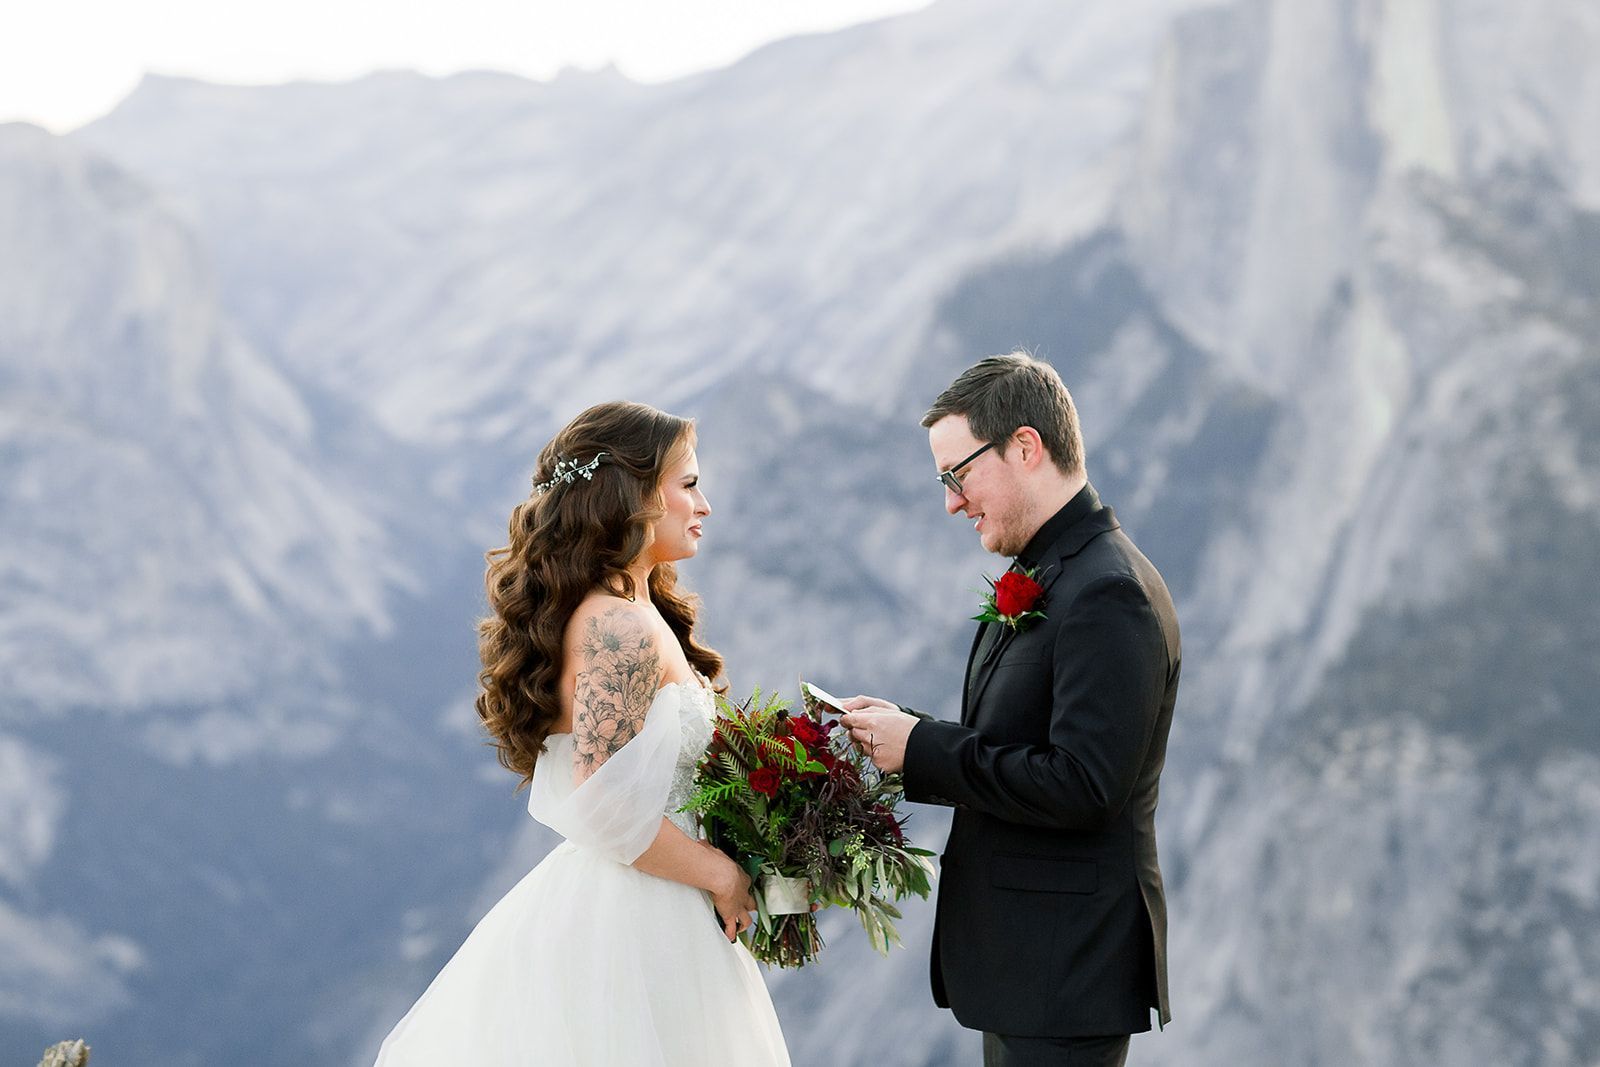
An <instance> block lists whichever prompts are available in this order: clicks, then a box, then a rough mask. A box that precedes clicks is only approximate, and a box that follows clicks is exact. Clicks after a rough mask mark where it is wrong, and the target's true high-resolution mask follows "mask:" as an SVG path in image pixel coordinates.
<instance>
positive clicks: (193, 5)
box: [0, 0, 929, 132]
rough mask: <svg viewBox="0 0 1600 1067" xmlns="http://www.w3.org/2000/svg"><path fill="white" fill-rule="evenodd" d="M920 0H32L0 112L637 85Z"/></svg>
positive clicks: (4, 67) (20, 23) (9, 57)
mask: <svg viewBox="0 0 1600 1067" xmlns="http://www.w3.org/2000/svg"><path fill="white" fill-rule="evenodd" d="M928 2H929V0H520V2H519V0H272V2H271V3H266V2H263V0H31V2H25V3H17V4H9V5H7V7H8V9H9V10H7V12H6V15H5V18H4V19H3V20H0V122H5V121H11V120H14V119H25V120H27V121H29V122H36V123H38V124H39V125H42V126H46V127H48V128H50V129H52V130H55V131H57V132H64V131H66V130H68V129H71V128H73V127H75V126H79V125H82V124H83V123H85V122H87V121H89V120H90V119H94V118H97V117H99V116H100V115H102V114H104V113H105V112H106V111H108V110H110V108H111V107H112V106H113V105H114V104H116V102H117V101H118V100H120V99H121V98H122V97H123V96H125V95H126V94H127V93H128V91H129V90H131V89H132V88H133V87H134V85H135V84H136V83H137V82H138V80H139V78H140V76H141V75H143V74H144V73H145V72H146V71H155V72H157V73H160V74H181V75H188V76H191V77H197V78H205V79H207V80H210V81H223V82H240V83H271V82H281V81H289V80H292V79H296V78H312V79H326V80H339V79H345V78H353V77H357V76H359V75H361V74H365V73H367V72H368V71H372V70H379V69H394V68H406V69H411V70H420V71H422V72H424V73H427V74H436V75H438V74H450V73H454V72H455V71H459V70H473V69H492V70H507V71H512V72H515V73H518V74H524V75H527V76H529V77H534V78H541V79H542V78H548V77H550V76H551V75H553V74H554V73H555V72H556V71H558V70H560V69H561V68H562V67H564V66H579V67H597V66H602V65H604V64H606V63H608V62H609V63H615V64H616V65H617V67H618V68H619V69H621V71H622V72H623V73H624V74H626V75H628V76H629V77H631V78H635V79H638V80H640V81H661V80H665V79H668V78H673V77H676V76H678V75H682V74H688V73H691V72H693V71H697V70H704V69H707V68H710V67H718V66H723V65H725V64H727V63H730V62H732V61H733V60H735V59H738V58H739V57H740V56H742V55H744V54H745V53H747V52H749V51H750V50H751V49H753V48H755V47H757V46H758V45H761V44H764V43H766V42H767V41H771V40H776V39H777V38H780V37H787V36H790V35H792V34H796V33H805V32H810V31H815V30H825V29H833V28H836V27H839V26H844V25H849V24H851V23H856V22H865V21H868V20H870V19H874V18H879V17H882V16H884V15H890V14H896V13H899V12H903V11H910V10H913V9H915V8H921V7H926V6H927V4H928Z"/></svg>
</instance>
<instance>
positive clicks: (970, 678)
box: [961, 622, 989, 724]
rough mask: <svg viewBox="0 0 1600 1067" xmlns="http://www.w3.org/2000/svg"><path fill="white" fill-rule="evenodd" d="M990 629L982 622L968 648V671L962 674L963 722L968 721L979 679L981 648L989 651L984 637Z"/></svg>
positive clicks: (983, 650)
mask: <svg viewBox="0 0 1600 1067" xmlns="http://www.w3.org/2000/svg"><path fill="white" fill-rule="evenodd" d="M988 629H989V624H988V623H986V622H980V623H979V624H978V628H977V630H976V631H974V632H973V634H972V647H971V648H969V649H967V671H966V674H965V675H963V676H962V678H963V683H964V684H963V685H962V686H961V721H962V723H963V724H965V723H966V721H967V715H968V713H969V711H968V709H969V708H970V707H971V706H972V683H973V682H974V681H975V680H976V679H977V676H978V666H979V663H980V662H981V660H980V659H979V656H980V654H981V653H980V650H982V652H987V651H988V649H987V648H984V644H983V638H984V635H985V634H986V633H987V632H988Z"/></svg>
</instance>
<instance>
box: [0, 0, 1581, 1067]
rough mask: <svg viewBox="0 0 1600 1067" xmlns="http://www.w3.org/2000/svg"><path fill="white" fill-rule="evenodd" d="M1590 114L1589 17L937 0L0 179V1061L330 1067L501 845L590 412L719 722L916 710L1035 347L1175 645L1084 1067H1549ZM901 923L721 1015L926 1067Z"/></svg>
mask: <svg viewBox="0 0 1600 1067" xmlns="http://www.w3.org/2000/svg"><path fill="white" fill-rule="evenodd" d="M1596 55H1600V8H1595V7H1594V6H1593V5H1590V4H1587V3H1584V2H1582V0H1529V2H1527V3H1524V4H1520V5H1501V4H1492V3H1485V2H1484V0H1229V2H1210V3H1200V2H1197V0H1121V2H1111V0H1084V2H1080V3H1074V4H1061V3H1057V2H1045V0H940V2H938V3H935V4H934V5H933V6H931V7H929V8H927V9H926V10H923V11H919V12H915V13H913V14H910V15H904V16H900V17H896V18H892V19H888V20H884V21H880V22H876V23H870V24H867V25H863V26H858V27H855V28H851V29H848V30H843V31H839V32H835V33H828V34H819V35H813V36H806V37H799V38H794V39H789V40H785V41H781V42H779V43H777V44H773V45H770V46H768V47H765V48H762V49H760V50H758V51H757V52H755V53H753V54H752V55H750V56H749V57H748V58H746V59H744V60H743V61H741V62H739V63H737V64H735V65H733V66H731V67H728V68H726V69H723V70H718V71H714V72H710V73H706V74H702V75H697V76H693V77H688V78H683V79H680V80H677V81H673V82H668V83H665V84H661V85H651V86H646V85H640V84H635V83H632V82H630V81H628V80H626V79H625V78H623V77H622V76H620V75H618V74H616V73H615V72H598V73H578V72H572V73H568V74H564V75H562V76H561V77H559V78H556V79H555V80H553V81H551V82H548V83H537V82H532V81H527V80H523V79H520V78H517V77H513V76H510V75H501V74H488V73H484V74H464V75H457V76H454V77H448V78H443V79H432V78H426V77H422V76H420V75H413V74H407V73H384V74H375V75H372V76H370V77H367V78H364V79H361V80H359V81H355V82H351V83H347V84H311V83H300V84H290V85H283V86H278V87H271V88H240V87H224V86H218V85H211V84H204V83H200V82H193V81H185V80H178V79H170V78H158V77H151V78H148V79H147V80H146V81H145V82H144V83H143V84H142V85H141V86H140V87H139V89H138V90H137V91H136V92H135V93H134V94H133V95H132V96H131V97H130V98H129V99H127V100H126V101H125V102H124V103H123V104H122V105H121V106H120V107H119V108H117V109H116V110H115V111H114V112H113V113H112V114H110V115H109V116H107V117H106V118H104V119H102V120H100V121H98V122H95V123H93V124H91V125H89V126H88V127H86V128H84V129H82V130H79V131H77V132H74V133H72V134H70V135H67V136H64V137H62V136H54V135H51V134H48V133H46V132H44V131H42V130H40V129H38V128H35V127H32V126H27V125H22V124H12V125H7V126H0V464H3V466H0V469H3V472H4V477H3V478H0V532H3V537H0V638H3V639H0V694H3V695H0V1048H3V1049H5V1050H6V1052H5V1053H4V1055H5V1056H6V1058H7V1061H8V1062H9V1061H10V1060H11V1059H18V1062H22V1060H24V1059H27V1060H28V1062H32V1060H31V1059H28V1057H29V1056H30V1055H33V1054H34V1053H35V1050H40V1049H43V1048H44V1047H45V1046H46V1045H48V1044H50V1043H51V1042H53V1041H55V1040H59V1039H60V1038H62V1037H68V1036H72V1037H76V1036H80V1035H82V1036H86V1037H88V1038H89V1039H90V1042H91V1044H93V1045H94V1046H95V1048H96V1051H97V1053H98V1054H100V1055H104V1056H105V1057H106V1058H107V1060H108V1062H116V1063H127V1064H141V1063H162V1064H172V1065H183V1064H196V1065H198V1064H209V1063H249V1064H252V1065H262V1067H273V1065H290V1064H293V1065H305V1064H330V1065H340V1067H343V1065H358V1064H367V1063H370V1062H371V1057H372V1056H373V1054H374V1053H375V1051H376V1047H377V1043H378V1041H379V1040H381V1038H382V1035H383V1034H384V1033H385V1032H387V1030H388V1028H389V1027H390V1026H391V1025H392V1024H393V1023H394V1021H395V1020H396V1019H398V1017H399V1015H400V1014H401V1013H402V1012H403V1011H404V1010H405V1008H406V1007H407V1006H408V1005H409V1004H410V1002H411V1001H412V1000H413V999H414V998H415V997H416V996H417V995H418V994H419V993H420V992H421V991H422V989H423V988H424V986H425V985H426V983H427V981H428V980H429V978H430V977H431V976H432V975H433V973H434V972H435V971H436V970H437V969H438V967H439V966H440V965H441V964H442V963H443V961H444V960H445V959H446V958H448V956H449V954H450V953H451V952H452V951H453V949H454V948H455V946H456V945H457V944H459V942H460V940H461V938H462V937H463V936H464V935H465V933H466V931H467V930H468V929H470V927H471V925H472V923H473V922H474V921H475V920H476V919H477V918H478V917H479V916H480V915H481V914H482V912H483V911H484V910H485V909H486V908H487V906H488V905H489V904H490V903H491V902H492V901H493V900H494V899H496V898H497V897H498V895H499V894H500V893H501V892H503V891H504V890H505V889H506V888H508V887H509V886H510V885H511V884H512V883H513V882H514V881H515V880H516V879H517V878H518V877H520V875H521V874H522V873H523V872H525V871H526V869H527V868H528V867H529V866H530V865H531V864H532V863H534V862H536V861H537V859H538V857H539V856H540V855H542V853H543V851H544V850H546V849H547V848H549V847H550V845H551V843H552V842H551V839H550V837H549V835H548V834H547V833H545V832H544V831H542V830H541V829H540V828H538V827H537V826H535V825H534V824H532V823H531V821H530V820H529V819H528V817H527V815H526V813H525V811H524V809H523V800H522V798H520V797H519V796H516V795H513V793H512V786H513V784H514V783H513V781H512V779H511V777H510V776H509V775H507V774H506V773H505V772H503V771H502V770H500V769H499V768H498V766H497V765H496V764H495V762H494V759H493V755H492V751H491V750H490V749H488V748H486V747H485V746H484V744H483V743H482V738H481V736H480V734H479V731H478V727H477V723H476V717H475V715H474V714H473V712H472V709H471V699H472V696H473V694H474V691H475V690H474V673H475V669H476V656H475V651H474V638H473V622H474V619H475V618H476V617H477V615H478V614H479V613H480V612H481V611H482V610H483V598H482V591H481V584H480V577H481V571H482V553H483V551H484V550H485V549H486V548H488V547H491V546H493V545H498V544H500V543H502V541H503V539H504V523H505V518H506V516H507V514H508V513H509V511H510V509H511V507H512V505H513V504H515V503H516V502H517V501H518V500H520V499H521V498H522V497H523V496H524V495H525V494H526V490H527V483H528V476H529V474H530V473H531V469H532V464H533V459H534V456H535V454H536V451H537V449H538V448H539V446H540V445H541V444H542V443H543V442H544V441H545V440H546V439H548V436H549V435H550V434H551V433H552V432H553V431H554V430H555V429H556V428H557V427H558V426H559V425H560V424H561V423H563V422H564V421H565V420H566V419H567V418H570V417H571V416H572V415H573V414H575V413H576V412H577V411H579V410H581V409H582V408H583V407H584V406H586V405H588V404H589V403H591V402H594V401H598V400H601V399H609V398H614V397H623V396H625V397H629V398H633V399H639V400H644V401H647V402H650V403H653V404H656V405H657V406H660V407H664V408H666V409H668V410H672V411H675V412H678V413H681V414H686V415H692V416H695V417H697V418H698V420H699V422H700V428H701V445H700V457H701V464H702V470H703V473H704V477H705V485H706V488H707V491H708V494H709V496H710V498H711V501H712V504H713V507H714V508H715V513H714V515H713V516H712V517H711V519H710V520H709V521H708V523H707V537H706V540H705V542H704V545H703V549H702V553H701V556H700V557H699V558H698V559H696V560H695V561H693V562H692V563H689V564H687V565H686V566H685V567H684V568H683V572H684V577H685V580H686V581H687V583H688V584H689V585H690V586H691V587H692V588H694V589H695V590H697V591H699V592H700V593H701V594H702V595H703V597H704V600H705V606H704V611H703V616H702V617H703V622H704V630H705V632H706V635H707V636H708V638H709V639H710V641H711V642H712V644H713V645H715V646H716V647H717V648H719V649H720V650H721V651H722V652H723V653H724V654H725V655H726V656H727V657H728V660H729V663H730V678H731V681H732V684H733V686H734V688H735V689H736V690H741V691H743V690H748V689H749V688H751V687H752V686H754V685H756V684H761V685H763V686H770V685H772V684H775V683H776V684H779V685H786V686H789V687H790V688H791V689H792V686H793V680H794V679H795V677H796V675H797V674H799V673H800V672H802V671H803V672H804V673H805V674H806V675H807V676H808V677H811V678H814V679H815V680H817V681H818V682H820V683H822V684H824V685H826V686H827V687H828V688H830V689H832V690H834V691H836V692H845V693H850V692H857V691H863V692H873V693H880V694H883V695H886V696H891V697H894V698H896V699H899V700H901V701H903V702H905V703H908V704H912V705H914V706H918V707H922V708H925V709H928V710H931V711H935V712H938V713H942V714H944V715H947V716H952V717H953V716H954V714H955V713H956V710H957V708H958V700H959V698H958V694H957V685H958V682H959V676H960V673H961V667H962V662H963V658H964V656H965V652H966V648H967V642H968V639H969V636H970V623H968V622H967V621H966V619H967V617H968V616H969V615H970V614H971V613H972V611H973V610H974V607H973V605H974V597H975V594H976V592H977V591H978V590H979V589H980V588H981V578H980V575H981V574H982V573H983V572H985V571H990V572H992V571H993V570H994V569H995V566H996V564H995V563H994V561H993V559H992V558H990V557H985V556H984V555H983V554H982V552H981V551H980V550H979V549H978V547H977V545H976V543H975V540H974V538H973V537H972V535H971V533H970V530H968V529H967V528H966V526H965V525H964V524H962V523H958V522H952V521H950V520H948V519H947V518H946V517H945V516H944V515H943V513H942V511H941V508H940V504H941V496H940V492H939V489H938V486H937V485H936V483H935V482H934V481H933V477H932V474H933V471H932V466H931V460H930V459H929V457H928V453H927V450H926V439H925V435H924V433H923V431H922V430H921V429H920V428H919V427H918V426H917V417H918V416H919V415H920V413H921V411H922V410H923V409H924V407H925V406H926V404H927V402H928V401H929V400H930V399H931V398H932V397H933V396H934V395H935V394H936V392H937V391H938V389H939V388H941V387H942V386H943V385H944V384H946V383H947V382H948V380H949V379H950V378H951V377H953V376H954V375H955V374H956V373H958V372H959V371H960V370H961V369H962V368H964V367H965V366H967V365H968V364H970V363H971V362H972V361H973V360H975V359H977V358H978V357H981V356H983V355H988V354H992V353H995V352H1001V351H1008V350H1010V349H1012V348H1015V347H1018V346H1026V347H1029V348H1031V349H1032V350H1034V351H1035V352H1036V353H1037V354H1038V355H1040V356H1041V357H1043V358H1046V359H1048V360H1050V361H1051V362H1052V363H1054V364H1055V366H1056V367H1057V368H1058V369H1059V370H1060V371H1061V374H1062V376H1063V378H1064V379H1065V380H1066V381H1067V383H1068V385H1069V387H1071V388H1072V390H1073V392H1074V395H1075V397H1076V399H1077V401H1078V404H1079V407H1080V409H1081V412H1082V419H1083V424H1084V428H1085V432H1086V437H1087V444H1088V453H1089V468H1090V476H1091V478H1092V480H1093V481H1094V483H1095V484H1096V486H1097V488H1098V489H1099V490H1100V492H1101V494H1102V496H1104V497H1105V498H1106V499H1107V501H1108V502H1109V503H1111V504H1112V505H1114V506H1115V507H1116V509H1117V511H1118V515H1119V517H1120V518H1121V520H1122V522H1123V524H1124V526H1125V527H1126V528H1127V529H1128V530H1129V532H1130V533H1131V534H1132V535H1133V537H1134V538H1135V539H1136V540H1137V541H1138V542H1139V544H1140V545H1141V546H1142V547H1143V548H1144V549H1145V550H1146V552H1147V554H1148V555H1150V557H1151V558H1152V559H1153V560H1154V561H1155V562H1156V564H1157V565H1158V566H1159V567H1160V568H1161V569H1162V571H1163V573H1164V574H1165V575H1166V577H1167V579H1168V582H1169V584H1170V585H1171V587H1172V589H1173V592H1174V594H1175V596H1176V598H1177V601H1178V605H1179V611H1180V617H1181V619H1182V623H1183V627H1184V643H1185V657H1184V658H1185V672H1184V680H1183V687H1182V693H1181V698H1180V703H1179V710H1178V714H1177V716H1176V718H1175V722H1174V728H1173V736H1172V741H1171V749H1170V754H1169V760H1168V765H1167V770H1166V774H1165V776H1164V785H1165V790H1164V796H1163V804H1162V809H1161V816H1160V819H1159V829H1160V833H1161V849H1162V860H1163V867H1164V869H1165V871H1166V874H1167V879H1168V886H1169V894H1170V898H1169V903H1170V908H1171V914H1172V945H1171V956H1172V969H1173V1004H1174V1014H1175V1021H1174V1024H1173V1025H1172V1026H1171V1027H1169V1028H1168V1029H1167V1030H1166V1031H1165V1032H1164V1033H1155V1034H1151V1035H1149V1036H1144V1037H1140V1038H1138V1039H1137V1040H1135V1042H1134V1045H1133V1054H1132V1057H1131V1058H1130V1063H1134V1064H1155V1063H1161V1064H1177V1065H1193V1067H1207V1065H1215V1064H1219V1063H1229V1064H1240V1065H1261V1067H1268V1065H1281V1064H1286V1063H1294V1064H1307V1065H1313V1064H1327V1065H1333V1064H1340V1065H1343V1064H1350V1063H1365V1064H1413V1063H1437V1064H1456V1063H1495V1064H1507V1065H1536V1064H1537V1065H1546V1064H1548V1065H1561V1064H1576V1063H1583V1064H1594V1063H1600V977H1597V975H1600V716H1597V714H1596V712H1597V707H1596V705H1597V698H1596V695H1595V694H1596V693H1597V692H1600V658H1597V656H1596V652H1595V645H1596V640H1597V637H1600V351H1597V347H1596V345H1597V341H1596V338H1597V337H1600V66H1597V65H1596V64H1595V63H1594V62H1593V57H1594V56H1596ZM913 811H914V816H913V820H912V824H911V826H912V829H913V831H914V832H915V835H916V836H917V837H918V838H919V839H921V840H922V841H923V842H924V843H926V844H930V845H934V846H936V845H937V844H938V843H939V842H940V841H941V840H942V834H943V829H944V821H943V819H942V817H941V815H940V814H939V812H938V811H937V810H934V809H913ZM931 912H932V909H931V907H930V906H928V905H925V904H920V903H917V904H915V905H914V906H913V907H911V908H910V909H908V914H907V918H906V921H905V923H904V925H903V933H904V934H905V937H906V940H907V942H908V945H909V947H908V948H907V949H905V950H902V951H897V952H896V953H895V954H894V955H892V956H891V958H890V959H889V960H888V961H881V960H879V959H877V958H876V957H875V956H874V955H873V954H872V953H871V951H870V950H869V949H868V948H867V946H866V944H865V939H864V938H863V937H862V936H861V934H860V932H859V930H858V929H855V928H853V924H852V923H851V922H850V921H848V920H846V919H845V918H843V917H840V916H837V915H834V916H829V917H828V921H827V923H826V924H825V926H824V932H825V935H826V937H827V938H828V940H829V942H830V944H829V947H828V949H827V951H826V952H825V953H824V956H823V960H822V962H821V963H820V964H819V965H818V966H816V967H815V968H808V969H807V970H805V971H802V972H799V973H793V974H791V973H777V972H775V973H772V974H769V976H768V978H769V982H770V985H771V988H772V989H773V992H774V995H775V998H776V1000H777V1002H778V1007H779V1014H780V1015H781V1017H782V1018H783V1021H784V1025H785V1032H786V1034H787V1035H788V1038H789V1041H790V1044H791V1047H792V1049H793V1052H794V1057H795V1062H796V1064H797V1065H799V1067H807V1065H811V1064H821V1063H825V1062H826V1063H843V1064H868V1063H885V1064H907V1065H922V1064H926V1065H930V1067H931V1065H943V1064H957V1063H969V1062H973V1061H974V1060H975V1059H976V1056H977V1042H976V1041H975V1040H974V1039H973V1035H970V1034H967V1033H965V1032H963V1031H961V1030H960V1029H959V1028H958V1027H956V1026H955V1025H954V1023H953V1021H952V1020H951V1019H950V1018H949V1016H948V1015H947V1014H946V1013H941V1012H938V1011H936V1010H935V1009H934V1008H933V1006H932V1002H931V998H930V996H929V993H928V991H927V983H926V947H927V934H928V929H929V927H930V926H931V920H932V914H931Z"/></svg>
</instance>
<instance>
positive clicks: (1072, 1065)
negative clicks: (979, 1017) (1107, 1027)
mask: <svg viewBox="0 0 1600 1067" xmlns="http://www.w3.org/2000/svg"><path fill="white" fill-rule="evenodd" d="M1127 1062H1128V1037H1127V1035H1126V1034H1124V1035H1122V1036H1121V1037H1003V1036H1001V1035H1000V1034H984V1035H983V1067H1123V1064H1125V1063H1127Z"/></svg>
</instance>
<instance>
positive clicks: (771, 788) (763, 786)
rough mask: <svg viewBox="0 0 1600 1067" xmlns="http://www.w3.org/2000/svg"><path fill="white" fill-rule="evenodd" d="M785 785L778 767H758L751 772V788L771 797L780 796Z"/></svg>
mask: <svg viewBox="0 0 1600 1067" xmlns="http://www.w3.org/2000/svg"><path fill="white" fill-rule="evenodd" d="M781 785H783V774H782V773H781V772H780V771H779V770H778V768H776V767H757V768H756V769H755V770H753V771H751V772H750V788H751V789H754V790H755V791H756V792H757V793H764V794H765V795H767V796H769V797H775V796H777V795H778V787H779V786H781Z"/></svg>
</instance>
